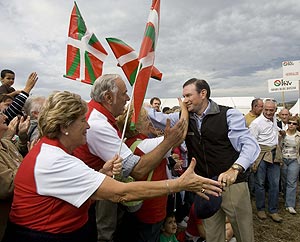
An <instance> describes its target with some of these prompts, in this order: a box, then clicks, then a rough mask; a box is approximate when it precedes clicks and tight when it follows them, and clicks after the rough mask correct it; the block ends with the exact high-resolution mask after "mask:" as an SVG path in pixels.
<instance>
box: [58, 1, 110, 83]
mask: <svg viewBox="0 0 300 242" xmlns="http://www.w3.org/2000/svg"><path fill="white" fill-rule="evenodd" d="M68 37H69V38H68V44H67V61H66V75H64V77H67V78H70V79H72V80H77V81H80V82H84V83H87V84H93V83H94V81H95V80H96V79H97V78H98V77H99V76H101V75H102V67H103V62H104V60H105V58H106V56H107V52H106V51H105V49H104V48H103V47H102V45H101V43H100V42H99V40H98V39H97V37H96V35H95V34H94V33H90V32H89V31H88V29H87V27H86V25H85V22H84V20H83V18H82V15H81V13H80V11H79V8H78V6H77V4H76V2H74V7H73V10H72V13H71V17H70V25H69V34H68Z"/></svg>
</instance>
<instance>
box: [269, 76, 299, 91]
mask: <svg viewBox="0 0 300 242" xmlns="http://www.w3.org/2000/svg"><path fill="white" fill-rule="evenodd" d="M268 88H269V92H289V91H297V90H299V80H297V81H293V80H289V81H286V80H284V79H283V78H277V79H269V80H268Z"/></svg>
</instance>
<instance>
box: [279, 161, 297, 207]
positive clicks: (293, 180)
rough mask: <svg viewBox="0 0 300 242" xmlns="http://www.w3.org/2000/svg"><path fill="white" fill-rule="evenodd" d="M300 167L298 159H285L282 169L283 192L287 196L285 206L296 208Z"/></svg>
mask: <svg viewBox="0 0 300 242" xmlns="http://www.w3.org/2000/svg"><path fill="white" fill-rule="evenodd" d="M299 170H300V165H299V164H298V161H297V159H286V158H283V166H282V168H281V175H282V183H283V192H284V195H285V206H286V207H293V208H295V206H296V192H297V181H298V175H299Z"/></svg>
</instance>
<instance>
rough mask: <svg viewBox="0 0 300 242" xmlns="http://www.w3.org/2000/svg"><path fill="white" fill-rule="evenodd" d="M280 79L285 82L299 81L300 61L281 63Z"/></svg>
mask: <svg viewBox="0 0 300 242" xmlns="http://www.w3.org/2000/svg"><path fill="white" fill-rule="evenodd" d="M282 78H283V80H285V81H299V80H300V60H296V61H283V62H282Z"/></svg>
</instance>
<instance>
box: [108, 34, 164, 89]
mask: <svg viewBox="0 0 300 242" xmlns="http://www.w3.org/2000/svg"><path fill="white" fill-rule="evenodd" d="M106 41H107V43H108V44H109V46H110V48H111V50H112V52H113V53H114V55H115V57H116V59H117V61H118V66H120V67H121V68H122V70H123V72H124V74H125V76H126V77H127V80H128V81H129V83H130V85H131V86H133V84H134V82H135V78H136V73H137V69H138V66H139V60H138V56H137V54H136V52H135V50H134V49H133V48H132V47H131V46H129V45H128V44H126V43H125V42H124V41H122V40H120V39H117V38H106ZM151 77H152V78H154V79H156V80H159V81H161V79H162V73H161V72H160V71H159V70H158V69H157V68H156V67H155V66H153V68H152V72H151Z"/></svg>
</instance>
